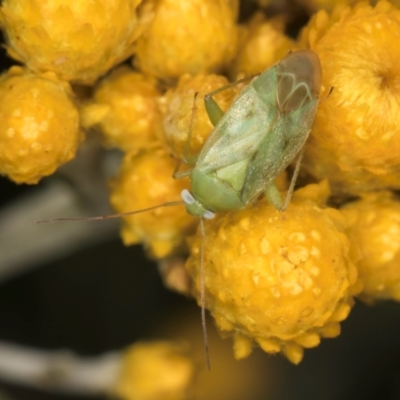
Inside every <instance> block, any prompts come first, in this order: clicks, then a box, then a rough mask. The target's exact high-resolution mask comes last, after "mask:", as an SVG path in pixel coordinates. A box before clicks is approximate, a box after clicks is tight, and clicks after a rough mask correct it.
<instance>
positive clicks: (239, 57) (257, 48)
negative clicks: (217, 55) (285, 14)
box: [229, 13, 296, 79]
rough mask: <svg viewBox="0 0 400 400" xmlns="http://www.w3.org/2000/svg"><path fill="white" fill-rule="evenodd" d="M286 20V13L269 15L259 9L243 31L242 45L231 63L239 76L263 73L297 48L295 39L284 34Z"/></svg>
mask: <svg viewBox="0 0 400 400" xmlns="http://www.w3.org/2000/svg"><path fill="white" fill-rule="evenodd" d="M284 30H285V21H284V19H283V18H282V17H275V18H271V19H266V18H265V17H264V15H263V14H261V13H257V14H255V15H254V17H253V18H252V19H251V20H250V21H249V23H248V24H247V25H246V26H245V29H243V30H242V31H241V39H240V45H239V48H238V52H237V54H236V57H235V59H234V60H233V62H232V63H231V65H230V67H229V71H230V75H231V76H232V77H233V79H235V78H236V77H237V76H238V75H239V74H241V75H245V76H250V75H254V74H259V73H260V72H263V71H264V70H265V69H267V68H268V67H270V66H271V65H273V64H275V63H276V62H277V61H278V60H280V59H281V58H283V57H285V56H286V55H287V54H288V52H289V51H290V50H295V48H296V45H295V43H294V41H293V40H291V39H290V38H289V37H287V36H286V35H285V34H284Z"/></svg>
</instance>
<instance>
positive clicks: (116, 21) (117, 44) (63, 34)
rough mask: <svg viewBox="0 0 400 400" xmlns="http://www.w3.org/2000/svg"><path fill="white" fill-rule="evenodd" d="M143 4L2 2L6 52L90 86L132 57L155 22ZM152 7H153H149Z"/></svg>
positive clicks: (116, 0) (126, 0)
mask: <svg viewBox="0 0 400 400" xmlns="http://www.w3.org/2000/svg"><path fill="white" fill-rule="evenodd" d="M141 2H142V0H74V1H69V0H47V1H43V0H4V1H3V3H2V7H1V9H0V24H1V25H2V27H3V29H4V32H5V36H6V41H7V50H8V53H9V54H10V55H11V56H12V57H13V58H15V59H16V60H18V61H21V62H23V63H24V64H26V65H27V66H28V67H29V68H30V69H32V70H34V71H38V72H42V71H54V72H55V73H57V74H58V75H59V76H60V77H61V78H63V79H66V80H70V81H78V82H82V83H91V82H93V81H94V80H96V79H97V78H98V77H99V76H100V75H102V74H104V73H105V72H106V71H107V70H108V69H110V68H111V67H113V66H114V65H116V64H118V63H119V62H121V61H122V60H124V59H125V58H127V57H129V56H130V55H131V54H132V53H133V50H134V48H133V42H134V41H135V39H137V37H138V36H139V35H140V33H141V32H142V30H143V26H144V25H145V22H147V20H148V19H150V17H151V10H150V9H147V7H145V10H142V15H139V12H138V10H139V9H138V7H139V5H140V3H141ZM149 8H150V7H149Z"/></svg>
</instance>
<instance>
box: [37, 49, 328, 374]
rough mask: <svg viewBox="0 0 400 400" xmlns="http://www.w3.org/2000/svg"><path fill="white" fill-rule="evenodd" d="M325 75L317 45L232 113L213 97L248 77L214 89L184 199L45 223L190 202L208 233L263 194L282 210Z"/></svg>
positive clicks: (272, 74) (242, 98)
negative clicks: (282, 181) (281, 178)
mask: <svg viewBox="0 0 400 400" xmlns="http://www.w3.org/2000/svg"><path fill="white" fill-rule="evenodd" d="M321 75H322V73H321V64H320V61H319V58H318V56H317V54H316V53H315V52H313V51H311V50H298V51H294V52H291V53H289V54H288V55H287V56H286V57H285V58H283V59H282V60H281V61H279V62H278V63H276V64H275V65H273V66H272V67H270V68H269V69H267V70H266V71H264V72H263V73H261V74H260V75H257V76H256V77H254V78H253V79H252V80H251V81H250V83H249V84H248V85H247V86H246V87H245V88H244V89H243V90H242V92H241V93H240V95H239V96H238V97H237V98H236V99H235V101H234V102H233V104H232V105H231V107H230V108H229V109H228V110H227V111H226V112H225V113H224V112H223V111H222V110H221V108H220V107H219V106H218V104H217V103H216V101H215V100H214V99H213V96H214V95H216V94H217V93H219V92H221V91H223V90H226V89H227V88H229V87H232V86H233V85H236V84H238V83H239V82H243V81H244V80H241V81H239V82H234V83H231V84H230V85H228V86H225V87H222V88H220V89H218V90H216V91H214V92H212V93H210V94H208V95H206V96H205V107H206V110H207V113H208V115H209V117H210V120H211V122H212V124H213V125H214V126H215V128H214V130H213V131H212V133H211V134H210V136H209V138H208V139H207V140H206V142H205V144H204V146H203V148H202V150H201V152H200V153H199V155H197V156H195V157H192V158H191V159H190V162H188V164H193V165H194V166H193V168H191V169H188V170H185V171H182V172H177V173H175V174H174V177H175V178H183V177H187V176H190V178H191V190H190V191H188V190H184V191H183V192H182V194H181V198H182V201H175V202H167V203H164V204H160V205H158V206H154V207H149V208H146V209H142V210H136V211H131V212H126V213H121V214H113V215H103V216H98V217H89V218H56V219H51V220H46V221H39V222H51V221H66V220H69V221H70V220H75V221H76V220H80V221H94V220H102V219H108V218H117V217H124V216H128V215H132V214H135V213H140V212H145V211H150V210H153V209H156V208H158V207H163V206H174V205H178V204H182V203H183V204H184V205H185V207H186V210H187V212H188V213H189V214H191V215H193V216H196V217H200V219H201V220H200V230H201V234H202V237H203V238H204V236H205V227H204V223H203V220H204V219H211V218H214V216H215V213H217V212H224V211H231V210H239V209H242V208H245V207H246V206H247V205H248V204H249V203H250V202H252V201H254V200H255V199H256V198H257V197H259V196H260V195H261V194H264V195H265V196H266V197H267V199H268V200H269V202H270V203H271V204H272V205H273V206H274V207H275V208H277V209H278V210H284V209H286V207H287V206H288V204H289V201H290V197H291V194H292V192H293V189H294V184H295V180H296V177H297V174H298V170H299V167H300V162H301V156H300V157H299V159H298V161H297V165H296V169H295V172H294V174H293V177H292V181H291V184H290V187H289V190H288V194H287V196H286V200H285V201H284V202H283V201H282V198H281V195H280V193H279V191H278V189H277V187H276V185H275V183H274V180H275V178H276V177H277V176H278V175H279V174H280V173H281V172H282V171H284V170H285V169H286V167H287V166H288V165H289V164H290V163H291V162H292V161H293V159H294V158H295V157H296V155H297V154H298V153H299V152H300V151H301V149H302V147H303V145H304V143H305V142H306V140H307V138H308V135H309V133H310V131H311V127H312V124H313V121H314V117H315V113H316V110H317V107H318V103H319V91H320V87H321ZM192 123H193V116H192ZM191 131H192V129H190V131H189V137H188V142H187V146H186V153H187V149H188V148H189V146H188V143H189V142H190V137H191ZM185 156H186V157H187V154H186V155H185ZM203 243H204V240H203ZM203 256H204V248H203V247H202V248H201V268H200V270H201V272H200V286H201V288H200V289H201V293H200V297H201V314H202V326H203V337H204V343H205V348H206V355H207V365H208V367H209V356H208V340H207V331H206V323H205V291H204V273H203V270H204V262H203Z"/></svg>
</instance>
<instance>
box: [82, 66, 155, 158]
mask: <svg viewBox="0 0 400 400" xmlns="http://www.w3.org/2000/svg"><path fill="white" fill-rule="evenodd" d="M158 95H159V93H158V90H157V87H156V84H155V82H153V81H151V80H149V79H147V78H146V77H144V76H143V75H142V74H139V73H137V72H134V71H133V70H132V69H131V68H129V67H127V66H126V65H124V66H121V67H119V68H117V69H115V70H114V71H113V72H112V73H111V74H110V75H108V76H107V77H106V78H104V79H103V80H102V81H101V82H100V83H99V84H98V85H97V86H96V88H95V91H94V94H93V100H92V101H91V102H90V103H89V104H88V105H86V106H84V107H83V108H82V112H81V115H82V119H83V124H84V125H85V126H86V127H90V126H92V125H98V126H99V128H100V130H101V132H102V133H103V134H104V137H105V139H106V143H107V144H108V145H109V146H115V147H119V148H120V149H121V150H124V151H131V150H135V149H140V148H146V147H152V146H154V142H155V141H156V137H161V135H162V134H161V131H162V126H161V114H160V112H159V110H158V105H157V97H158Z"/></svg>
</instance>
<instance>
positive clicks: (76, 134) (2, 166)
mask: <svg viewBox="0 0 400 400" xmlns="http://www.w3.org/2000/svg"><path fill="white" fill-rule="evenodd" d="M73 98H74V95H73V93H72V90H71V88H70V86H69V84H68V83H67V82H64V81H60V80H58V79H57V77H56V76H55V75H54V74H53V73H51V72H49V73H44V74H41V75H36V74H33V73H31V72H29V71H27V70H25V69H22V68H20V67H12V68H11V69H10V70H9V71H8V72H7V73H6V74H4V75H3V76H2V77H1V78H0V120H1V124H0V173H1V174H2V175H6V176H8V177H9V178H10V179H12V180H13V181H15V182H17V183H30V184H32V183H37V182H38V181H39V180H40V179H41V178H42V177H43V176H47V175H51V174H52V173H53V172H54V171H55V170H56V169H57V168H58V167H59V166H60V165H62V164H64V163H66V162H67V161H69V160H71V159H72V158H73V157H74V156H75V153H76V150H77V148H78V145H79V143H80V142H81V140H82V138H83V133H82V131H81V129H80V127H79V116H78V111H77V108H76V106H75V104H74V101H73Z"/></svg>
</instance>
